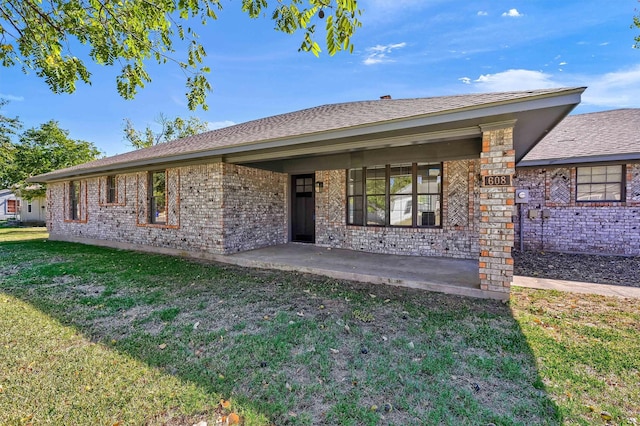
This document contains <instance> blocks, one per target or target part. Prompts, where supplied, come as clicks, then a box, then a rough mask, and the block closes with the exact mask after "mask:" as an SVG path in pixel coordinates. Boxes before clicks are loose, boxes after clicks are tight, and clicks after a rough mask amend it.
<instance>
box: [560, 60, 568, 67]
mask: <svg viewBox="0 0 640 426" xmlns="http://www.w3.org/2000/svg"><path fill="white" fill-rule="evenodd" d="M558 65H560V66H563V65H567V63H566V62H565V61H562V62H560V63H559V64H558Z"/></svg>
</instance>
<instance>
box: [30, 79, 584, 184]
mask: <svg viewBox="0 0 640 426" xmlns="http://www.w3.org/2000/svg"><path fill="white" fill-rule="evenodd" d="M585 89H586V87H577V88H570V89H566V90H563V91H560V92H552V93H543V94H538V95H532V96H531V97H526V98H518V99H509V100H504V101H500V102H494V103H489V104H481V105H474V106H467V107H462V108H457V109H452V110H446V111H438V112H435V113H429V114H424V115H420V116H413V117H408V118H401V119H393V120H388V121H383V122H377V123H372V124H364V125H359V126H352V127H348V128H343V129H337V130H328V131H323V132H316V133H312V134H305V135H299V136H293V137H286V138H277V139H270V140H263V141H259V142H250V143H245V144H238V145H232V146H227V147H221V148H214V149H208V150H201V151H193V152H188V153H184V154H179V155H168V156H164V157H156V158H149V159H142V160H136V161H129V162H123V163H119V164H112V165H106V166H98V167H91V168H84V169H80V170H69V171H67V172H65V169H63V170H61V171H59V172H55V171H54V172H50V173H45V174H42V175H38V176H33V177H31V178H29V179H27V182H32V183H35V182H39V183H46V182H53V181H59V180H65V179H69V178H74V177H81V176H86V175H95V174H98V173H103V172H116V171H121V170H126V169H133V168H135V167H140V166H145V167H148V166H153V165H160V164H166V163H172V162H177V161H188V160H195V159H204V158H212V159H213V158H216V157H221V156H223V155H229V154H237V153H241V152H248V151H257V150H263V149H273V148H289V147H290V146H292V145H300V144H306V143H312V142H323V141H330V140H337V139H344V138H349V137H352V136H362V135H368V134H376V133H382V132H390V131H394V130H400V129H409V128H413V127H424V126H432V125H438V124H446V123H453V122H457V121H465V120H473V119H480V118H482V117H490V116H496V115H504V114H514V113H519V112H523V111H527V110H535V109H541V108H549V107H554V106H561V105H577V104H578V103H580V95H581V94H582V92H584V90H585Z"/></svg>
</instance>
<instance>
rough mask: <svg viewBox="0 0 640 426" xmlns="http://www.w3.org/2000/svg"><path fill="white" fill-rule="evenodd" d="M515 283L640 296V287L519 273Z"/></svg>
mask: <svg viewBox="0 0 640 426" xmlns="http://www.w3.org/2000/svg"><path fill="white" fill-rule="evenodd" d="M513 285H514V286H518V287H529V288H538V289H542V290H557V291H565V292H569V293H583V294H599V295H602V296H617V297H631V298H640V288H638V287H628V286H622V285H611V284H594V283H583V282H579V281H564V280H552V279H548V278H533V277H521V276H517V275H516V276H514V277H513Z"/></svg>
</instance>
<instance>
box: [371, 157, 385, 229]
mask: <svg viewBox="0 0 640 426" xmlns="http://www.w3.org/2000/svg"><path fill="white" fill-rule="evenodd" d="M385 176H386V168H385V167H384V166H381V167H370V168H368V169H366V188H367V194H366V205H367V211H366V214H367V219H366V221H367V222H366V223H367V225H379V226H384V225H385V224H386V213H387V197H386V189H385V186H386V185H385V180H386V178H385Z"/></svg>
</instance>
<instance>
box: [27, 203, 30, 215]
mask: <svg viewBox="0 0 640 426" xmlns="http://www.w3.org/2000/svg"><path fill="white" fill-rule="evenodd" d="M27 212H28V213H31V203H29V204H27Z"/></svg>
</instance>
